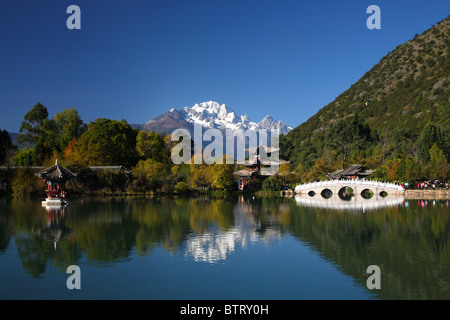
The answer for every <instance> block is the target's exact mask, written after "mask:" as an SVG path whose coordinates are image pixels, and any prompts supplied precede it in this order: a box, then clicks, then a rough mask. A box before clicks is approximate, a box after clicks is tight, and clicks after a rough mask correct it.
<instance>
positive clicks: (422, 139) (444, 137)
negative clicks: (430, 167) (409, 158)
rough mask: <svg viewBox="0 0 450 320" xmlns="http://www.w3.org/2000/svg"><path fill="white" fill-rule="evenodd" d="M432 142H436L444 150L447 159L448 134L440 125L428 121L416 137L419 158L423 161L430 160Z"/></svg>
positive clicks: (449, 146)
mask: <svg viewBox="0 0 450 320" xmlns="http://www.w3.org/2000/svg"><path fill="white" fill-rule="evenodd" d="M434 144H436V146H437V147H438V148H439V149H441V150H442V151H443V152H444V155H445V156H446V157H447V159H449V148H450V145H449V134H448V133H446V132H444V130H443V129H442V128H441V127H440V126H438V125H435V124H433V123H432V122H428V123H427V124H426V125H425V127H424V128H423V130H422V133H421V134H420V136H419V138H418V139H417V145H418V147H419V158H420V160H422V161H423V162H424V163H428V161H430V152H429V151H430V149H431V148H432V147H433V145H434Z"/></svg>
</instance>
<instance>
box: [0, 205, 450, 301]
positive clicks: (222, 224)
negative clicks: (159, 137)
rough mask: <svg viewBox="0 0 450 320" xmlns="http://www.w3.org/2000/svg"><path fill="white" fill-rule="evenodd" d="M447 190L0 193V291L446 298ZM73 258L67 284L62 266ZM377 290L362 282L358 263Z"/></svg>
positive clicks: (449, 293) (20, 295)
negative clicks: (377, 198) (438, 193)
mask: <svg viewBox="0 0 450 320" xmlns="http://www.w3.org/2000/svg"><path fill="white" fill-rule="evenodd" d="M449 226H450V208H449V202H448V201H441V200H439V201H438V200H437V201H430V200H428V201H417V200H415V201H403V202H400V203H396V204H394V205H390V206H388V207H385V208H380V209H371V210H351V209H339V210H335V209H329V208H319V207H314V206H310V205H306V204H304V203H302V202H299V201H296V200H295V199H288V198H254V197H229V198H210V197H199V198H183V197H160V198H105V199H84V198H73V199H72V205H70V206H69V207H67V208H65V209H64V210H46V208H44V207H42V206H41V199H32V200H17V199H6V198H1V199H0V299H164V300H170V299H187V300H193V299H232V300H236V299H275V300H277V299H283V300H293V299H450V246H449V244H450V242H449V240H450V228H449ZM70 265H78V266H79V267H80V269H81V290H69V289H67V286H66V280H67V278H68V277H69V276H70V274H67V273H66V270H67V267H68V266H70ZM370 265H377V266H379V267H380V270H381V289H379V290H369V289H368V288H367V286H366V281H367V278H368V277H369V276H370V274H367V273H366V271H367V267H368V266H370Z"/></svg>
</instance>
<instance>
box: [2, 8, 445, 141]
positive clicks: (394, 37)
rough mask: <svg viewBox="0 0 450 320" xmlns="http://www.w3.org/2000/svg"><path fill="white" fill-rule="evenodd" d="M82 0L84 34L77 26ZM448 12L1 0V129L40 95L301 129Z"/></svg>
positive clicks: (97, 108)
mask: <svg viewBox="0 0 450 320" xmlns="http://www.w3.org/2000/svg"><path fill="white" fill-rule="evenodd" d="M72 4H75V5H78V6H79V7H80V9H81V27H82V29H81V30H69V29H68V28H67V27H66V20H67V18H68V17H69V16H70V15H69V14H67V13H66V9H67V7H68V6H69V5H72ZM372 4H375V5H378V6H379V7H380V9H381V29H380V30H369V29H368V28H367V27H366V20H367V18H368V17H369V16H370V14H367V13H366V9H367V7H368V6H369V5H372ZM449 14H450V1H447V0H429V1H416V0H408V1H405V0H396V1H392V0H389V1H387V0H370V1H366V0H351V1H331V0H330V1H328V0H315V1H300V0H292V1H290V0H278V1H266V0H259V1H254V0H238V1H235V0H227V1H218V0H183V1H181V0H139V1H137V0H127V1H125V0H124V1H122V0H120V1H115V0H109V1H92V0H89V1H87V0H71V1H65V0H46V1H43V0H33V1H23V0H2V1H1V2H0V43H1V49H0V129H7V130H8V131H10V132H18V131H19V128H20V124H21V122H22V121H23V116H24V115H25V113H26V112H27V111H28V110H30V109H31V108H32V107H33V106H34V105H35V104H36V103H37V102H38V101H39V102H41V103H42V104H43V105H45V106H46V107H47V109H48V110H49V116H50V117H53V116H54V114H55V113H57V112H60V111H61V110H63V109H66V108H69V107H75V108H76V109H77V110H78V112H79V114H80V116H81V117H82V119H83V121H85V122H89V121H93V120H95V119H96V118H100V117H105V118H110V119H117V120H120V119H125V120H127V121H128V122H130V123H144V122H146V121H148V120H149V119H151V118H153V117H155V116H158V115H160V114H162V113H164V112H166V111H168V110H169V109H170V108H176V109H179V108H182V107H184V106H192V105H194V104H195V103H200V102H203V101H209V100H214V101H217V102H219V103H224V104H226V105H227V106H229V107H230V108H231V109H233V110H235V111H236V112H237V113H238V114H247V115H248V116H249V117H250V119H251V120H252V121H260V120H261V119H262V118H263V117H264V116H265V115H266V114H271V115H272V116H273V117H274V118H275V119H276V120H282V121H284V122H286V123H288V124H289V125H291V126H293V127H296V126H298V125H300V124H301V123H302V122H304V121H306V120H307V119H308V118H309V117H311V116H312V115H314V114H315V113H316V112H317V111H318V110H319V109H320V108H322V107H323V106H325V105H327V104H328V103H330V102H331V101H333V100H334V99H335V98H336V97H337V96H338V95H339V94H341V93H342V92H344V91H345V90H346V89H348V88H349V87H350V86H351V85H352V84H353V83H355V82H356V81H357V80H358V79H359V78H361V77H362V76H363V75H364V73H366V72H367V71H369V70H370V69H371V67H372V66H374V65H375V64H376V63H378V62H379V60H380V59H381V58H382V57H383V56H384V55H386V54H387V53H388V52H390V51H392V50H394V49H395V47H397V46H398V45H400V44H402V43H404V42H406V41H407V40H410V39H412V38H413V37H414V35H415V34H416V33H418V34H420V33H422V32H423V31H425V30H426V29H428V28H430V27H431V25H432V24H436V23H437V22H439V21H440V20H442V19H444V18H446V17H447V16H448V15H449Z"/></svg>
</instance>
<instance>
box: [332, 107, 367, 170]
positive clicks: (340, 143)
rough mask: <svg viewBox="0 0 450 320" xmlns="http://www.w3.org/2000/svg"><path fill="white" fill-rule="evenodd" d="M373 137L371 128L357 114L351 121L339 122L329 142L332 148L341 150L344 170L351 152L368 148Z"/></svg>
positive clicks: (334, 127) (333, 127)
mask: <svg viewBox="0 0 450 320" xmlns="http://www.w3.org/2000/svg"><path fill="white" fill-rule="evenodd" d="M373 137H374V135H372V134H371V130H370V127H369V126H368V125H367V124H365V123H363V122H362V120H361V119H360V118H359V116H358V113H355V114H354V115H353V117H352V118H351V119H350V120H348V119H342V120H338V121H337V122H336V123H335V124H334V125H333V126H332V127H331V129H330V131H329V133H328V139H327V140H328V145H329V146H330V147H332V148H337V149H339V152H340V154H341V156H342V168H345V162H346V160H347V157H348V156H349V154H350V152H351V151H354V150H360V149H362V148H364V147H367V144H368V143H369V142H372V139H373Z"/></svg>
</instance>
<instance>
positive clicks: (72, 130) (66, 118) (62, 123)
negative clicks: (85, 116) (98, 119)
mask: <svg viewBox="0 0 450 320" xmlns="http://www.w3.org/2000/svg"><path fill="white" fill-rule="evenodd" d="M53 120H54V128H55V131H56V134H57V140H56V144H57V147H58V151H64V149H65V148H66V147H67V145H68V144H69V143H70V142H71V141H72V140H73V139H74V138H75V139H78V138H79V137H80V136H81V135H82V134H83V133H84V132H85V131H86V129H87V128H86V125H85V124H83V120H81V118H80V116H79V114H78V111H77V110H76V109H75V108H74V107H70V108H69V109H64V110H63V111H61V112H59V113H57V114H55V116H54V118H53Z"/></svg>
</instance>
